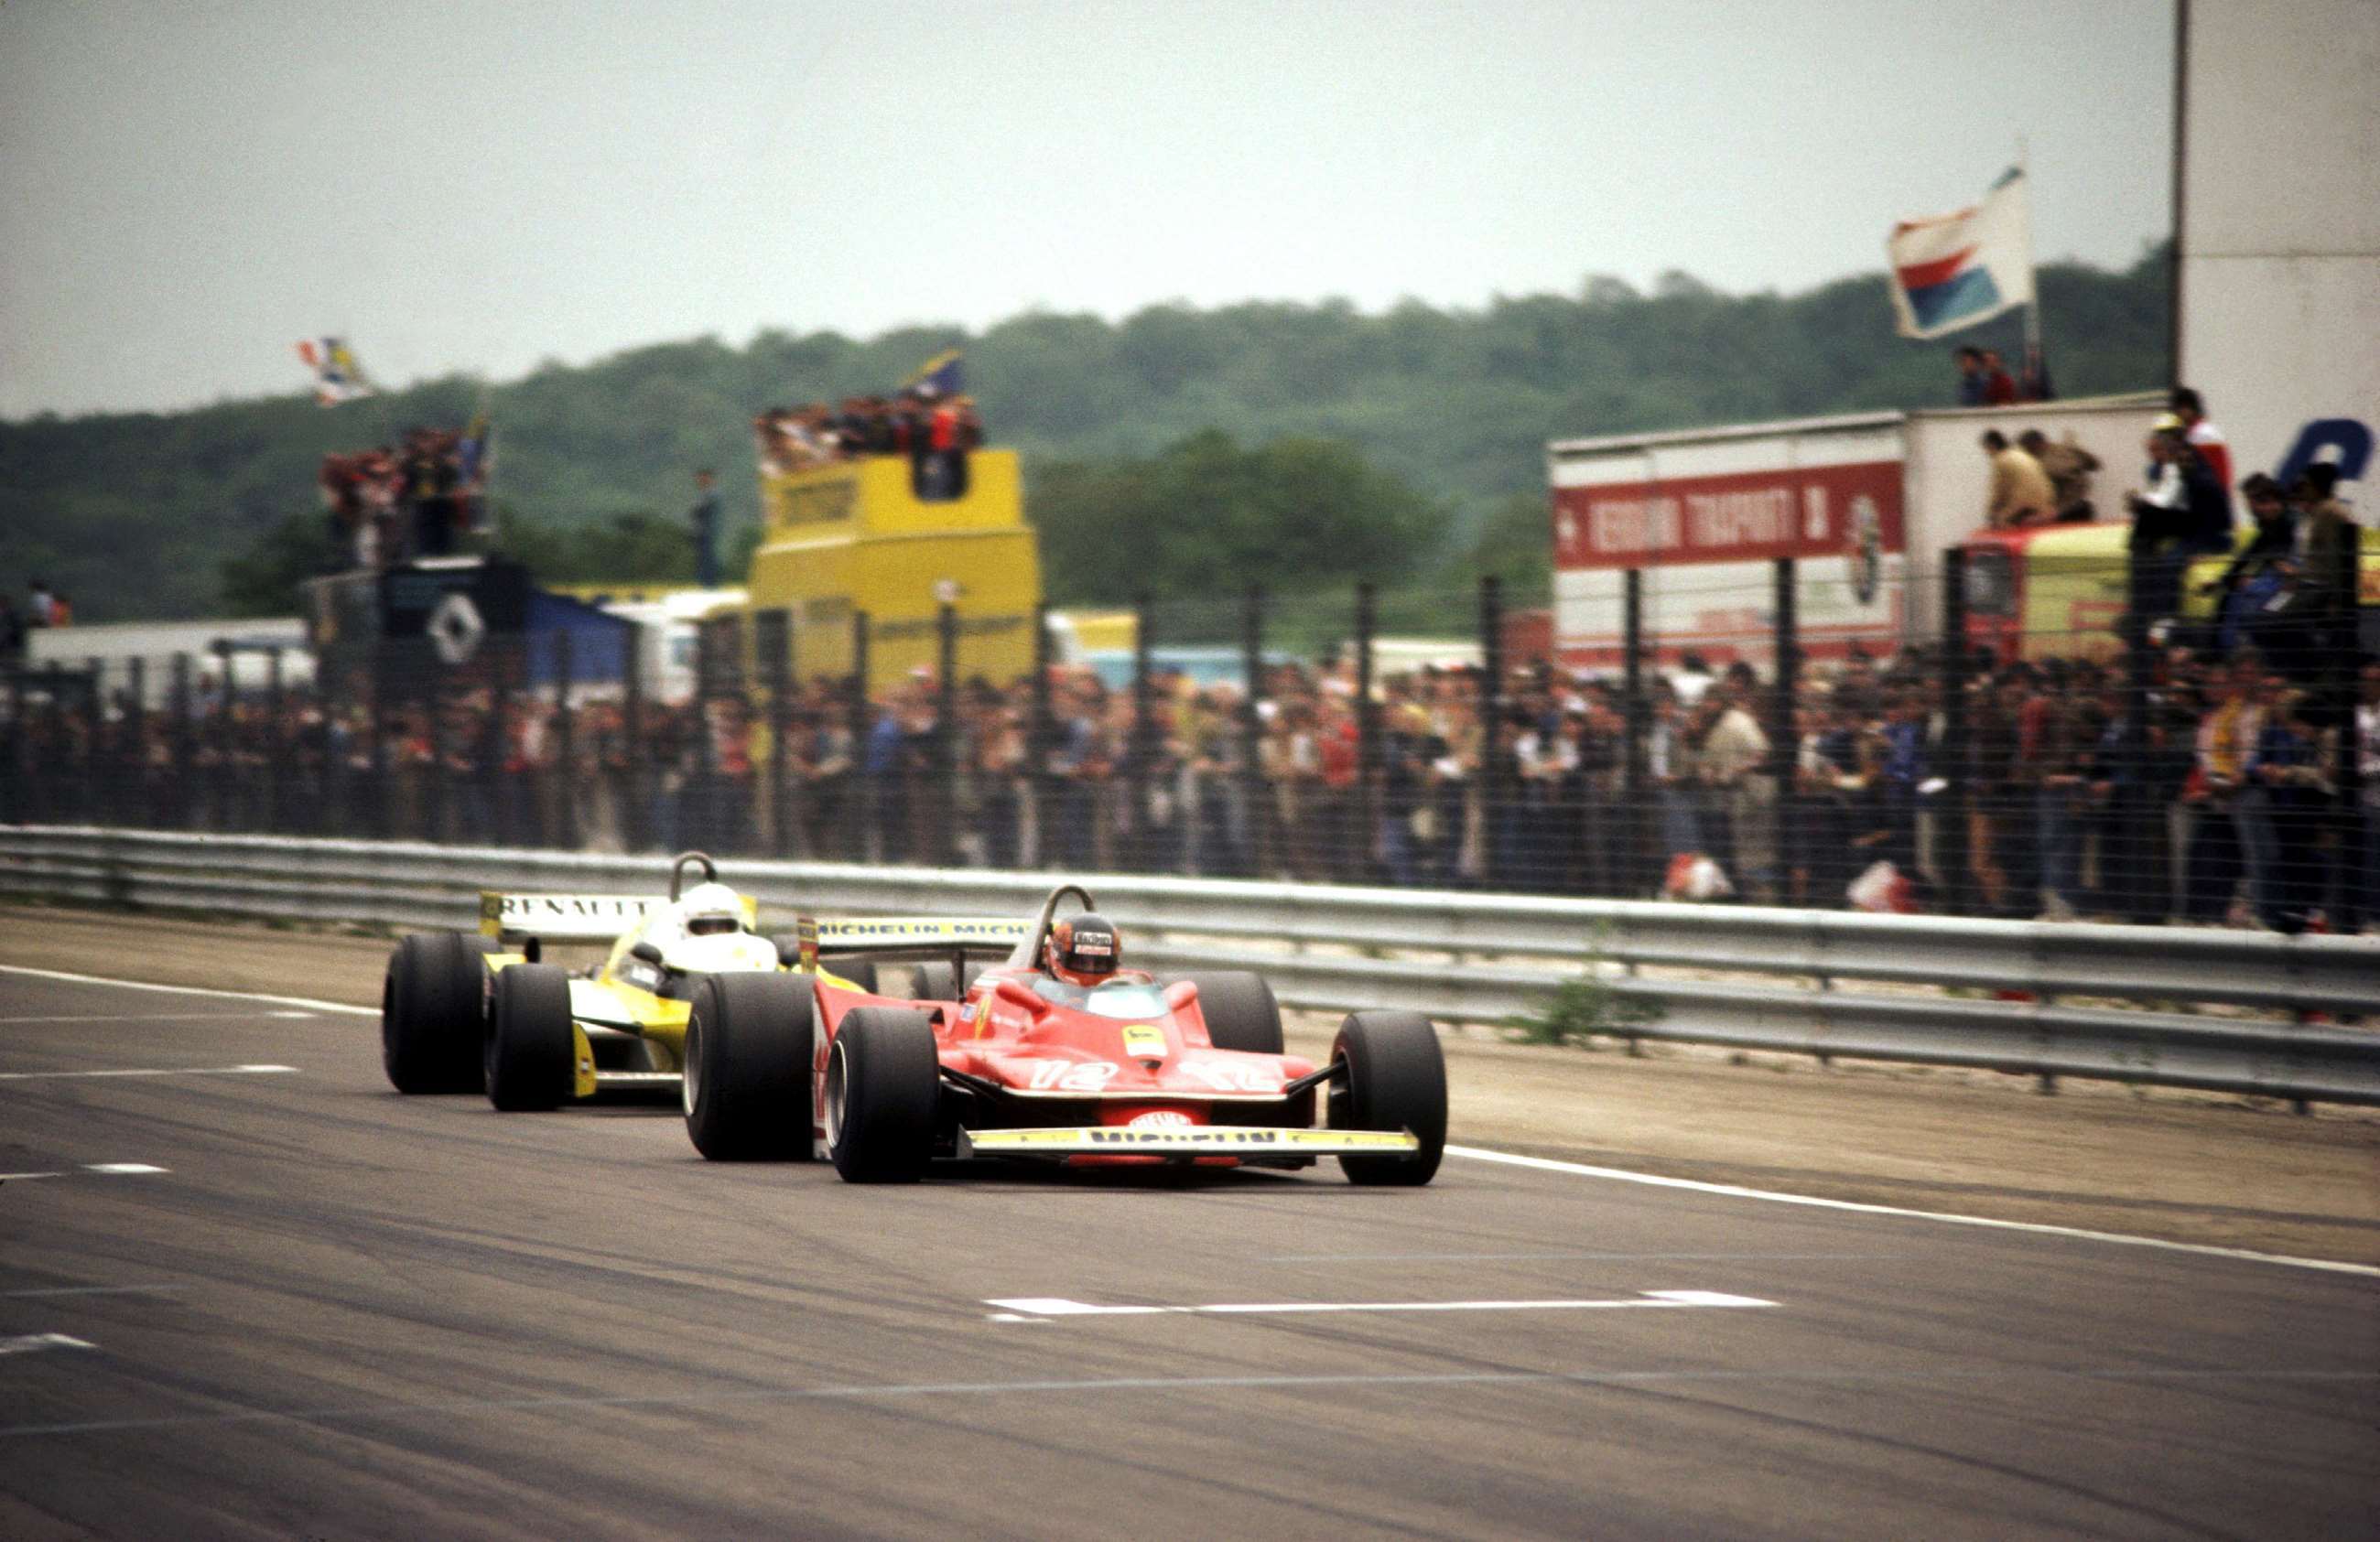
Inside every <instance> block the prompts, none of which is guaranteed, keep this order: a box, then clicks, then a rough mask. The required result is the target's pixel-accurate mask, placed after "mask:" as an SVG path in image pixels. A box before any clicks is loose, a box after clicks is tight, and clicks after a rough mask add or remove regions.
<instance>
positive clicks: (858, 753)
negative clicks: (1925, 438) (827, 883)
mask: <svg viewBox="0 0 2380 1542" xmlns="http://www.w3.org/2000/svg"><path fill="white" fill-rule="evenodd" d="M844 688H845V689H846V690H847V691H848V692H849V698H848V699H847V700H846V701H845V702H844V710H845V711H846V712H848V713H849V714H850V720H851V768H852V774H853V776H854V777H855V779H856V784H857V786H858V788H859V839H858V841H857V842H856V843H855V844H854V847H853V849H852V851H851V853H850V856H851V859H852V860H853V861H856V862H871V861H877V860H880V858H881V857H882V856H883V855H884V853H883V848H882V833H881V832H880V831H879V830H878V829H877V820H876V812H877V808H878V806H879V805H880V802H881V801H882V791H883V790H882V789H881V788H880V787H879V786H878V785H877V777H876V773H875V772H874V771H873V770H871V769H870V767H869V766H868V739H869V737H870V736H871V735H872V734H873V732H874V730H875V727H876V724H875V723H874V722H872V721H870V718H869V714H868V613H867V612H866V611H854V612H852V613H851V679H850V680H849V681H848V682H846V684H845V687H844Z"/></svg>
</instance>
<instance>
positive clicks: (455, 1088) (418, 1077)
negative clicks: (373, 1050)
mask: <svg viewBox="0 0 2380 1542" xmlns="http://www.w3.org/2000/svg"><path fill="white" fill-rule="evenodd" d="M493 947H494V944H493V943H492V942H491V941H489V940H488V939H487V938H484V937H473V936H470V935H468V933H465V932H459V931H433V932H417V933H416V934H414V935H413V936H410V937H407V938H405V939H403V940H402V941H399V942H398V943H397V945H396V951H395V952H394V953H390V954H389V955H388V973H387V975H386V976H385V977H383V979H382V981H381V991H380V1049H381V1063H382V1065H383V1066H384V1067H386V1069H387V1071H388V1080H389V1085H390V1086H391V1087H395V1088H396V1090H397V1091H399V1092H407V1093H415V1092H476V1091H477V1090H479V1086H480V1067H479V1053H478V1047H479V1042H480V1031H481V1028H482V1026H483V1025H484V1022H485V1019H486V1016H487V1000H488V970H487V965H484V964H482V963H480V954H482V953H488V952H491V951H492V949H493Z"/></svg>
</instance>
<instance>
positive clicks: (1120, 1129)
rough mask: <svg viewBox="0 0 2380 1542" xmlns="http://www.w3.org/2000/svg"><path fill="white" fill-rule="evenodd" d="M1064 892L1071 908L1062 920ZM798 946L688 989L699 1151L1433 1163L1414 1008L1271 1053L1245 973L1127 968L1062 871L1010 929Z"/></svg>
mask: <svg viewBox="0 0 2380 1542" xmlns="http://www.w3.org/2000/svg"><path fill="white" fill-rule="evenodd" d="M1070 900H1071V901H1075V902H1078V903H1079V904H1080V905H1081V909H1082V912H1083V913H1081V914H1075V915H1070V916H1067V917H1060V915H1059V910H1060V908H1061V906H1062V905H1065V904H1066V903H1067V902H1068V901H1070ZM797 936H798V937H799V939H800V943H799V946H800V947H801V949H802V950H803V951H804V952H805V953H807V954H808V955H809V956H808V957H807V959H806V960H805V961H804V965H803V966H799V967H797V969H796V971H795V972H792V973H785V974H759V973H756V974H716V975H710V976H708V977H705V978H704V979H703V980H702V982H701V984H700V987H699V988H698V990H697V991H696V992H695V997H694V1003H693V1010H692V1013H691V1015H690V1016H689V1018H688V1020H687V1026H686V1075H685V1081H684V1083H683V1087H684V1092H683V1099H684V1105H685V1109H686V1133H687V1134H688V1135H691V1136H692V1137H693V1139H694V1144H695V1147H696V1148H697V1149H698V1150H699V1151H701V1153H702V1154H703V1155H704V1156H706V1157H709V1158H710V1159H712V1160H780V1161H784V1160H793V1161H799V1160H808V1159H811V1158H820V1159H824V1160H830V1161H832V1162H833V1163H834V1165H835V1170H836V1172H840V1173H841V1174H842V1175H843V1176H844V1178H845V1179H846V1180H848V1181H850V1182H853V1183H907V1182H912V1181H914V1180H916V1179H917V1178H920V1177H922V1176H924V1175H925V1172H926V1170H927V1168H928V1166H929V1163H931V1162H932V1161H933V1160H936V1159H938V1158H941V1159H954V1160H984V1159H992V1158H1000V1159H1022V1160H1049V1161H1060V1162H1065V1163H1069V1164H1072V1165H1077V1166H1123V1165H1135V1166H1144V1165H1152V1164H1172V1165H1185V1166H1186V1165H1197V1166H1225V1167H1228V1166H1238V1167H1280V1168H1302V1167H1310V1166H1312V1165H1313V1164H1314V1163H1315V1161H1316V1160H1318V1159H1319V1158H1322V1157H1326V1156H1330V1157H1336V1158H1338V1160H1339V1165H1340V1166H1341V1168H1342V1169H1343V1170H1344V1171H1345V1172H1346V1174H1347V1177H1348V1178H1349V1180H1350V1181H1352V1182H1354V1183H1358V1184H1427V1183H1428V1182H1429V1180H1430V1178H1431V1177H1432V1176H1433V1175H1434V1174H1435V1173H1436V1172H1438V1164H1439V1157H1440V1155H1441V1154H1442V1152H1443V1151H1444V1149H1445V1147H1446V1064H1445V1061H1444V1060H1443V1059H1442V1058H1441V1056H1440V1054H1439V1045H1438V1034H1437V1031H1436V1030H1435V1029H1434V1028H1432V1027H1431V1026H1430V1024H1429V1021H1428V1020H1427V1018H1424V1017H1421V1016H1419V1015H1417V1014H1413V1013H1409V1012H1358V1013H1354V1014H1350V1015H1349V1016H1348V1017H1347V1019H1346V1021H1345V1022H1344V1023H1343V1024H1342V1026H1340V1029H1339V1034H1338V1038H1337V1039H1336V1041H1335V1042H1334V1043H1333V1044H1332V1046H1331V1050H1330V1060H1329V1061H1328V1062H1326V1063H1324V1064H1321V1065H1316V1064H1315V1063H1314V1062H1311V1061H1308V1060H1305V1059H1304V1058H1302V1057H1300V1056H1297V1055H1291V1054H1285V1053H1283V1052H1282V1048H1281V1009H1280V1008H1279V1006H1277V1005H1276V1004H1275V1002H1274V1001H1273V995H1272V990H1271V988H1270V987H1269V986H1267V985H1266V984H1265V982H1264V980H1263V978H1262V977H1260V976H1257V975H1253V974H1246V973H1239V972H1216V973H1211V974H1198V975H1190V976H1184V977H1181V978H1178V979H1173V980H1171V981H1167V982H1162V983H1160V981H1158V980H1156V979H1153V978H1151V977H1149V976H1147V975H1146V974H1142V973H1140V972H1138V971H1135V970H1127V969H1123V968H1122V967H1120V966H1119V965H1120V964H1121V962H1122V953H1123V947H1122V943H1121V941H1120V939H1119V938H1118V937H1117V935H1116V932H1115V929H1114V928H1113V927H1112V926H1111V925H1109V924H1108V923H1107V922H1106V921H1105V920H1104V919H1102V918H1101V917H1099V915H1098V914H1097V913H1096V910H1095V907H1094V906H1093V905H1092V903H1091V897H1090V895H1089V894H1088V893H1087V892H1085V891H1084V890H1082V889H1081V888H1079V887H1077V886H1075V885H1074V884H1065V885H1062V886H1061V887H1059V888H1058V889H1057V890H1056V891H1054V892H1052V893H1051V894H1050V897H1049V899H1048V900H1047V901H1046V902H1045V903H1044V904H1043V905H1042V906H1041V911H1040V914H1039V915H1038V917H1036V918H1035V919H1034V920H1033V921H1032V922H1031V923H1029V924H1027V923H1022V922H1002V921H966V920H910V919H902V920H847V921H835V920H815V921H814V920H804V921H803V922H802V924H801V927H800V930H799V932H798V933H797ZM853 958H863V959H866V960H868V963H870V964H871V965H876V966H877V968H878V969H879V970H881V973H882V974H883V975H889V974H890V972H891V971H889V970H882V965H884V964H885V963H887V962H890V961H892V960H894V959H910V960H915V961H917V962H916V966H915V967H914V968H913V969H912V970H911V980H910V984H911V987H912V993H911V997H909V998H896V997H890V996H884V995H879V994H876V993H875V992H874V991H872V990H862V989H859V988H857V986H856V984H855V983H854V981H853V978H852V977H854V976H859V975H863V974H865V973H867V971H864V970H862V969H858V968H850V969H845V970H843V971H842V972H833V969H832V965H833V961H836V960H843V959H853ZM987 958H990V959H992V960H995V962H990V964H989V965H988V966H987V964H986V962H985V960H987ZM822 961H823V962H824V964H825V965H826V966H821V963H822ZM880 977H881V975H880Z"/></svg>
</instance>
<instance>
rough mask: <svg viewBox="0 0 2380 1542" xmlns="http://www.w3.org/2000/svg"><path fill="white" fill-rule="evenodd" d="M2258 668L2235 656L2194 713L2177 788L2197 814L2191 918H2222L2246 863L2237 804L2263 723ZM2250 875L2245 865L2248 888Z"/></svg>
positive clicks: (2252, 875) (2249, 660)
mask: <svg viewBox="0 0 2380 1542" xmlns="http://www.w3.org/2000/svg"><path fill="white" fill-rule="evenodd" d="M2262 673H2263V672H2262V670H2261V669H2260V668H2259V666H2258V665H2257V663H2256V662H2255V660H2254V659H2253V657H2250V656H2245V655H2243V656H2241V657H2240V658H2239V659H2237V660H2235V661H2234V662H2232V663H2231V665H2230V666H2229V667H2228V669H2227V670H2226V671H2225V672H2224V674H2223V675H2222V678H2221V679H2220V680H2219V681H2218V682H2217V683H2216V693H2215V699H2214V700H2213V702H2212V703H2210V705H2209V706H2208V709H2207V710H2206V712H2205V713H2204V716H2202V717H2201V718H2200V719H2199V723H2198V734H2197V741H2196V750H2197V755H2196V762H2197V763H2196V765H2195V766H2194V768H2193V769H2192V773H2191V779H2190V782H2189V783H2187V784H2186V785H2185V787H2184V789H2183V793H2182V795H2183V797H2184V798H2185V799H2186V800H2188V801H2189V802H2190V803H2191V804H2192V806H2193V807H2194V808H2195V811H2196V816H2197V817H2196V819H2195V820H2193V821H2192V823H2193V828H2192V835H2191V845H2190V911H2189V915H2190V918H2191V919H2192V920H2194V921H2200V922H2207V923H2219V922H2221V921H2223V920H2225V919H2227V918H2228V907H2229V905H2230V904H2231V896H2232V892H2233V891H2234V889H2235V888H2237V887H2238V885H2239V883H2240V874H2241V870H2242V868H2243V867H2246V866H2247V860H2248V851H2247V848H2246V847H2245V846H2244V844H2243V842H2242V840H2241V834H2242V823H2243V821H2242V820H2241V819H2240V812H2241V811H2240V808H2239V807H2238V804H2239V799H2240V795H2241V793H2242V791H2243V790H2244V789H2245V787H2246V785H2247V780H2248V758H2249V756H2250V755H2251V754H2252V753H2253V751H2254V749H2255V747H2256V743H2257V739H2258V737H2259V736H2260V735H2262V734H2263V733H2264V728H2265V722H2264V710H2263V708H2262V707H2261V706H2260V705H2258V703H2257V701H2256V699H2255V697H2256V693H2257V691H2258V690H2259V689H2260V688H2261V686H2262ZM2251 825H2252V827H2253V822H2252V821H2251ZM2256 876H2257V875H2256V874H2255V872H2254V871H2253V868H2251V869H2250V870H2249V888H2250V892H2253V891H2254V887H2255V879H2256Z"/></svg>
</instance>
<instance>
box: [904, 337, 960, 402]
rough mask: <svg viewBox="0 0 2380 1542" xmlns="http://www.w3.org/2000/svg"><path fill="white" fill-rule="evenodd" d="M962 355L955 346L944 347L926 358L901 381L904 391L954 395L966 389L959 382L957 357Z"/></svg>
mask: <svg viewBox="0 0 2380 1542" xmlns="http://www.w3.org/2000/svg"><path fill="white" fill-rule="evenodd" d="M962 357H964V356H963V354H962V352H961V350H959V349H957V348H946V349H944V350H943V351H942V352H941V353H938V354H936V355H935V356H934V357H933V358H929V359H928V360H926V362H924V363H923V364H920V365H918V366H917V369H916V370H913V371H912V372H911V373H910V376H909V378H908V379H907V380H905V381H903V382H901V389H902V390H904V391H925V392H929V393H930V394H931V395H937V396H955V395H958V394H959V393H960V392H962V391H964V390H965V389H966V387H965V386H964V385H962V384H961V383H960V382H959V359H960V358H962Z"/></svg>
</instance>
